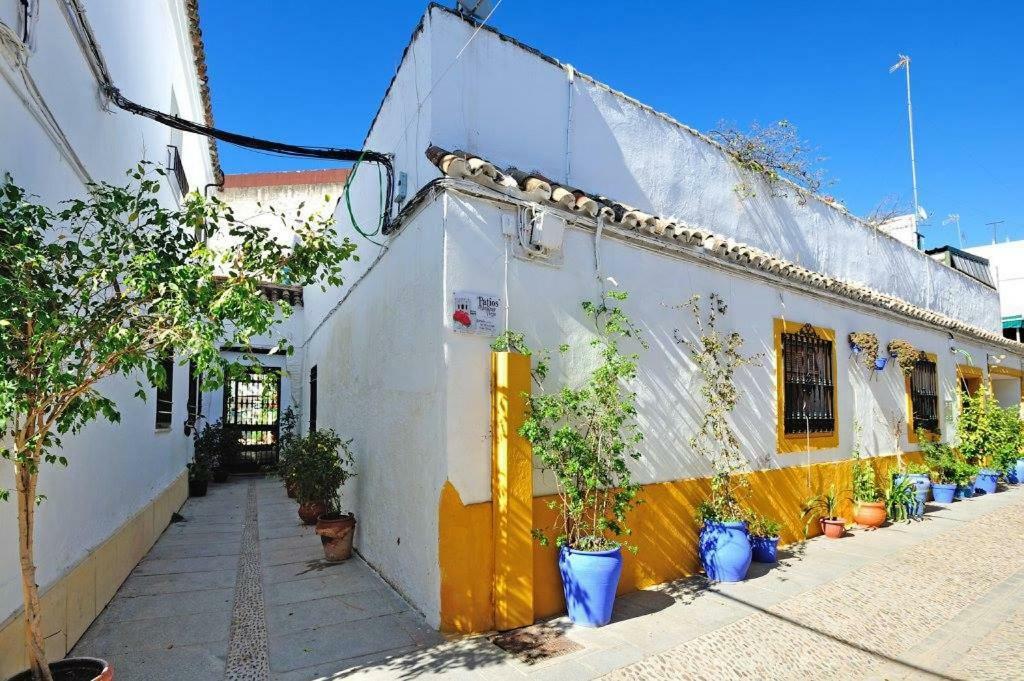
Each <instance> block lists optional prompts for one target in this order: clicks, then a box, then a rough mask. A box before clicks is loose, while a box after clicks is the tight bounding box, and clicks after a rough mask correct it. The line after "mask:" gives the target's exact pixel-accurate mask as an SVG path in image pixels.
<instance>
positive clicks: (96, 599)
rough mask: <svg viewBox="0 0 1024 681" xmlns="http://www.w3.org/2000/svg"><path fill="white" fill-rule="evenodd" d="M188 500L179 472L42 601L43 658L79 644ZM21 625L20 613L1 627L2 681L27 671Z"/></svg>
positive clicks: (61, 654) (59, 655)
mask: <svg viewBox="0 0 1024 681" xmlns="http://www.w3.org/2000/svg"><path fill="white" fill-rule="evenodd" d="M187 498H188V476H187V474H186V473H184V472H183V473H182V474H181V476H180V477H178V478H177V479H176V480H175V481H174V482H173V483H171V485H170V486H169V487H167V489H165V490H164V491H163V492H161V493H160V495H159V496H157V498H156V499H154V500H153V501H152V502H151V503H150V504H149V505H148V506H146V507H145V508H143V509H142V510H141V511H139V512H138V513H137V514H135V516H134V517H132V518H131V519H129V520H128V521H127V522H125V523H124V524H123V525H121V527H119V528H118V529H117V530H116V531H115V532H114V534H112V535H111V536H110V537H109V538H108V539H107V540H106V541H105V542H103V543H102V544H100V545H99V546H98V547H96V549H95V550H93V551H92V552H91V553H89V555H88V556H86V557H85V558H83V559H82V560H81V561H80V562H79V563H78V564H77V565H75V566H74V567H72V568H71V569H70V570H68V571H67V572H65V573H64V575H63V576H62V577H61V578H60V579H58V580H57V581H56V582H55V583H54V584H52V585H51V586H50V587H49V588H47V589H46V591H45V592H44V593H43V594H42V595H41V596H40V601H41V603H42V608H43V635H44V636H46V655H47V657H48V658H49V659H50V660H51V661H52V660H59V659H61V658H62V657H64V656H65V655H67V652H68V651H69V650H70V649H71V648H72V646H74V645H75V643H77V642H78V639H79V638H81V636H82V634H84V633H85V630H86V629H87V628H88V627H89V625H90V624H92V621H93V620H94V619H96V617H97V615H99V614H100V612H102V610H103V608H105V607H106V605H107V603H109V602H110V599H112V598H113V597H114V594H115V593H116V592H117V589H118V587H120V586H121V583H122V582H124V580H125V579H127V577H128V575H129V574H130V573H131V571H132V570H133V569H134V568H135V566H136V565H138V563H139V561H140V560H142V557H143V556H145V555H146V552H147V551H149V549H150V548H152V546H153V544H154V543H155V542H156V540H157V539H158V538H159V537H160V534H161V533H162V532H163V531H164V529H165V528H166V527H167V525H168V523H170V521H171V514H172V513H174V512H175V511H177V510H178V509H179V508H181V506H182V504H184V503H185V500H186V499H187ZM24 640H25V625H24V616H23V615H22V614H21V612H18V613H16V614H15V615H12V616H11V617H9V618H8V619H7V620H5V621H4V622H3V623H2V624H0V679H6V678H8V677H10V676H13V675H14V674H16V673H18V672H20V671H22V670H23V669H25V668H26V666H27V664H28V663H27V661H26V658H25V644H24Z"/></svg>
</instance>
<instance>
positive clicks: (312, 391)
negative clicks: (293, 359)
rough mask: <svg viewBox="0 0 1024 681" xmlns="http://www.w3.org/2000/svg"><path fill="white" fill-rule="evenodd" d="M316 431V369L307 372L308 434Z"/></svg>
mask: <svg viewBox="0 0 1024 681" xmlns="http://www.w3.org/2000/svg"><path fill="white" fill-rule="evenodd" d="M314 430H316V367H313V368H312V369H310V370H309V432H311V433H312V432H313V431H314Z"/></svg>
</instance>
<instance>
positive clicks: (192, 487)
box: [188, 480, 210, 497]
mask: <svg viewBox="0 0 1024 681" xmlns="http://www.w3.org/2000/svg"><path fill="white" fill-rule="evenodd" d="M209 484H210V481H209V480H189V481H188V495H189V496H190V497H205V496H206V489H207V487H208V486H209Z"/></svg>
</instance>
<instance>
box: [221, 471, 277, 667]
mask: <svg viewBox="0 0 1024 681" xmlns="http://www.w3.org/2000/svg"><path fill="white" fill-rule="evenodd" d="M258 517H259V516H258V511H257V507H256V481H255V480H250V481H249V489H248V494H247V498H246V512H245V521H244V522H243V523H242V552H241V554H239V556H238V580H237V582H236V583H235V605H234V608H233V609H232V611H231V636H230V638H229V639H228V661H227V669H226V670H225V673H224V679H225V681H266V680H267V677H269V676H270V661H269V653H268V649H267V620H266V614H265V611H264V608H263V579H262V576H261V575H260V532H259V525H258V522H257V518H258Z"/></svg>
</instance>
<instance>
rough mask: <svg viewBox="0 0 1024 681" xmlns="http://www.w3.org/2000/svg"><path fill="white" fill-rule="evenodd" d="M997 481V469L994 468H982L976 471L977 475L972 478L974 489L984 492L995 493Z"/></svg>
mask: <svg viewBox="0 0 1024 681" xmlns="http://www.w3.org/2000/svg"><path fill="white" fill-rule="evenodd" d="M998 481H999V471H997V470H996V469H994V468H982V469H980V470H979V471H978V477H977V478H975V479H974V489H975V490H977V491H979V492H984V493H985V494H995V491H996V483H997V482H998Z"/></svg>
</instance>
